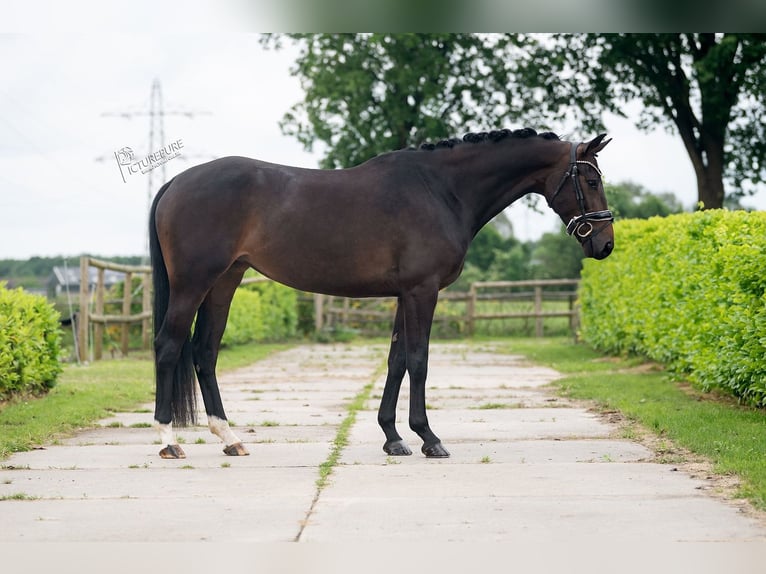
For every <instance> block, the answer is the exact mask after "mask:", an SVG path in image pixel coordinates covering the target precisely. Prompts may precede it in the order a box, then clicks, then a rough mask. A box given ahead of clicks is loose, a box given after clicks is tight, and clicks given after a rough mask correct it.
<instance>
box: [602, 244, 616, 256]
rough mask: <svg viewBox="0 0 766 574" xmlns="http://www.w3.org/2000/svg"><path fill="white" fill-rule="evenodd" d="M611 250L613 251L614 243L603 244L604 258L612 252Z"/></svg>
mask: <svg viewBox="0 0 766 574" xmlns="http://www.w3.org/2000/svg"><path fill="white" fill-rule="evenodd" d="M612 249H614V243H612V242H611V241H607V242H606V243H605V244H604V250H603V254H604V257H606V256H607V255H609V254H610V253H611V252H612Z"/></svg>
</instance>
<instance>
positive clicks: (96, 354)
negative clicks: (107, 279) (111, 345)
mask: <svg viewBox="0 0 766 574" xmlns="http://www.w3.org/2000/svg"><path fill="white" fill-rule="evenodd" d="M103 314H104V268H103V267H99V268H98V280H97V281H96V307H95V315H103ZM104 327H105V325H104V324H103V323H100V322H94V323H93V360H94V361H100V360H101V357H102V356H103V352H104Z"/></svg>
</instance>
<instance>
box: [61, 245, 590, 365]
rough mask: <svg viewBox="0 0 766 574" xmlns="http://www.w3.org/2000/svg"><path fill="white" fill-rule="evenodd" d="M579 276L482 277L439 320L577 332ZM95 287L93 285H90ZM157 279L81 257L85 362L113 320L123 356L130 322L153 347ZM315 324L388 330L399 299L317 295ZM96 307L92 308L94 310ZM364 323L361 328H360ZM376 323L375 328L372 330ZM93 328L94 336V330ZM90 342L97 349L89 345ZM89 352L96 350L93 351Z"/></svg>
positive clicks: (97, 351) (468, 327)
mask: <svg viewBox="0 0 766 574" xmlns="http://www.w3.org/2000/svg"><path fill="white" fill-rule="evenodd" d="M91 268H95V269H96V270H97V272H96V279H95V284H94V283H93V281H92V280H91V273H90V269H91ZM106 269H111V270H113V271H118V272H122V273H124V274H125V282H124V285H125V287H124V288H123V295H122V299H121V300H120V301H106V299H105V294H106V289H105V285H104V270H106ZM134 277H140V278H141V281H140V284H139V287H138V289H136V292H135V293H134V292H133V288H132V285H133V278H134ZM263 281H270V279H268V278H266V277H250V278H246V279H244V280H243V281H242V285H247V284H251V283H259V282H263ZM578 283H579V280H577V279H550V280H530V281H482V282H476V283H473V284H471V287H470V289H469V291H468V292H455V291H443V292H441V293H440V294H439V301H440V305H437V308H436V314H435V316H434V323H435V324H436V325H439V324H446V323H458V324H460V326H461V332H462V333H464V334H467V335H471V334H473V333H475V332H476V325H477V323H478V322H480V321H496V320H509V319H519V320H524V321H528V320H534V332H535V335H536V336H537V337H542V336H543V335H544V323H545V321H546V319H550V318H553V317H566V318H568V319H569V329H570V331H571V332H572V333H575V332H576V330H577V327H578V317H579V314H578V310H577V307H576V305H575V302H576V298H577V285H578ZM91 287H92V289H91ZM151 289H152V280H151V267H149V266H145V265H121V264H118V263H111V262H109V261H102V260H99V259H94V258H93V257H82V258H80V313H79V316H78V319H77V338H76V340H77V352H78V356H79V359H80V361H87V360H88V359H89V358H90V357H91V356H92V358H93V359H94V360H99V359H101V358H102V356H103V341H104V329H105V328H106V326H107V325H108V324H118V325H119V326H120V351H121V353H122V355H123V356H126V355H127V354H128V347H129V330H130V327H131V325H135V324H139V323H140V324H141V343H142V347H143V348H144V349H150V348H151V344H152V325H151V320H152V290H151ZM138 301H140V305H141V310H140V311H139V312H138V313H133V312H132V310H131V308H132V306H133V305H134V303H137V302H138ZM504 301H505V302H508V301H515V302H526V303H528V306H529V307H531V308H527V309H522V310H518V309H517V310H513V311H507V310H502V309H501V310H497V309H495V310H493V311H492V312H486V311H484V312H482V307H484V308H486V307H487V305H486V304H487V303H491V302H496V303H497V302H504ZM550 301H566V302H567V303H568V304H567V305H566V308H561V306H560V305H559V308H556V309H550V308H546V302H550ZM313 302H314V327H315V329H316V331H317V332H319V331H322V330H323V329H325V328H333V327H347V328H355V329H357V330H359V331H361V332H363V333H370V334H372V333H375V334H381V333H384V332H386V331H387V330H389V329H390V328H391V326H392V324H393V319H394V314H395V310H396V301H395V300H394V299H392V298H387V299H355V300H352V299H348V298H345V297H330V296H326V295H313ZM455 302H458V303H459V302H462V303H464V307H465V312H464V313H461V314H458V315H456V314H454V313H443V312H441V310H442V309H443V303H447V304H450V303H455ZM107 305H109V306H111V307H115V306H116V307H117V308H118V309H119V313H106V312H105V308H106V306H107ZM91 308H92V310H91ZM360 325H361V328H359V326H360ZM370 327H371V328H370ZM91 329H92V338H91V337H90V331H91ZM89 341H92V343H93V348H92V349H90V347H89ZM89 351H92V355H91V353H90V352H89Z"/></svg>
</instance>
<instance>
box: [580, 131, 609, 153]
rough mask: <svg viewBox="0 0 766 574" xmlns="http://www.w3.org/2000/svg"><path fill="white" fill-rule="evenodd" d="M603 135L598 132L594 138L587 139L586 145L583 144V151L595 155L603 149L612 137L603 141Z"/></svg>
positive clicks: (604, 135)
mask: <svg viewBox="0 0 766 574" xmlns="http://www.w3.org/2000/svg"><path fill="white" fill-rule="evenodd" d="M605 137H606V134H599V135H597V136H596V137H595V138H593V139H592V140H591V141H589V142H588V145H587V146H585V153H592V154H593V155H596V154H597V153H598V152H600V151H601V150H602V149H604V148H605V147H606V144H608V143H609V142H610V141H612V138H609V139H608V140H606V141H604V138H605Z"/></svg>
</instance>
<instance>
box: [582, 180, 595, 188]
mask: <svg viewBox="0 0 766 574" xmlns="http://www.w3.org/2000/svg"><path fill="white" fill-rule="evenodd" d="M585 181H587V182H588V186H589V187H590V188H591V189H598V180H597V179H587V180H585Z"/></svg>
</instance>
